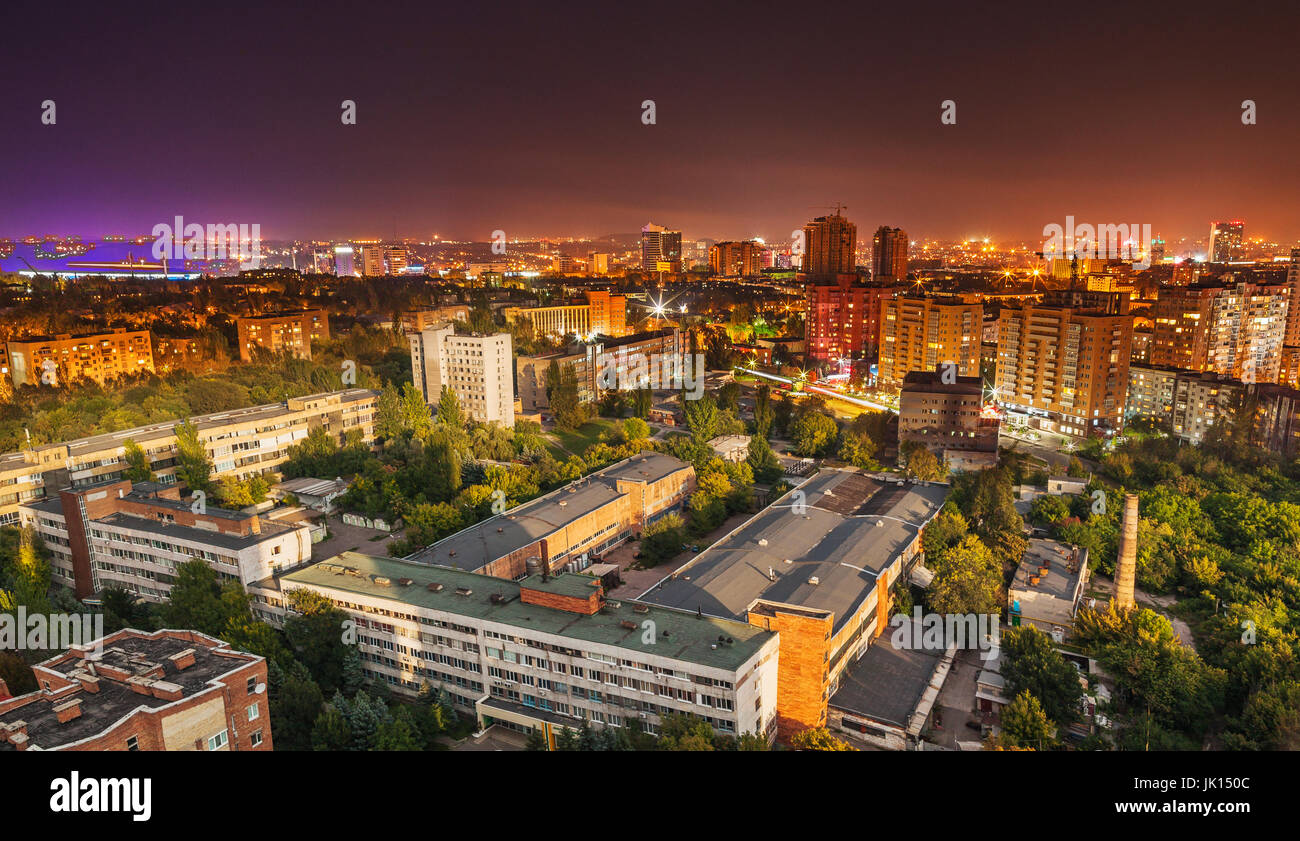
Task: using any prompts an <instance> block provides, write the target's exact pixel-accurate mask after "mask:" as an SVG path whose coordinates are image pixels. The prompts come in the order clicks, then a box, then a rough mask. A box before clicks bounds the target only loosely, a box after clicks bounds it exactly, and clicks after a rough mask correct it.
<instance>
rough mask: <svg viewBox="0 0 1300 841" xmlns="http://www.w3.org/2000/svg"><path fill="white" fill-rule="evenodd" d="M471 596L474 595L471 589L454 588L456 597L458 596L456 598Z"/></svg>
mask: <svg viewBox="0 0 1300 841" xmlns="http://www.w3.org/2000/svg"><path fill="white" fill-rule="evenodd" d="M473 594H474V591H473V590H471V589H470V588H468V587H457V588H456V595H458V596H470V595H473Z"/></svg>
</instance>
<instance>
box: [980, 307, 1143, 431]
mask: <svg viewBox="0 0 1300 841" xmlns="http://www.w3.org/2000/svg"><path fill="white" fill-rule="evenodd" d="M1001 322H1002V323H1001V325H1000V327H999V329H998V361H997V377H996V381H997V392H996V395H997V396H996V399H997V401H998V402H999V403H1001V404H1002V405H1003V406H1005V407H1006V408H1007V409H1008V411H1009V412H1010V413H1011V414H1012V415H1013V419H1015V420H1018V421H1020V422H1022V423H1026V424H1028V425H1030V426H1034V427H1036V428H1038V429H1041V430H1043V431H1046V432H1054V433H1059V434H1061V435H1067V436H1072V437H1079V438H1082V437H1089V436H1094V435H1100V434H1104V433H1107V432H1113V431H1117V430H1119V429H1121V428H1122V424H1123V417H1124V400H1125V396H1126V394H1127V391H1128V385H1129V382H1128V367H1129V358H1130V356H1131V345H1132V336H1133V318H1132V316H1129V315H1116V314H1108V313H1102V312H1089V311H1081V310H1075V309H1072V308H1070V307H1052V306H1046V305H1038V304H1026V305H1024V306H1023V307H1021V308H1019V309H1006V308H1004V309H1003V310H1002V314H1001ZM1015 416H1018V417H1015Z"/></svg>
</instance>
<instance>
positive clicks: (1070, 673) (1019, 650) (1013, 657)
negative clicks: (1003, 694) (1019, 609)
mask: <svg viewBox="0 0 1300 841" xmlns="http://www.w3.org/2000/svg"><path fill="white" fill-rule="evenodd" d="M1001 647H1002V677H1003V678H1005V679H1006V682H1007V688H1008V689H1010V690H1011V694H1013V695H1016V694H1019V693H1020V692H1022V691H1027V692H1029V693H1030V694H1031V695H1033V696H1034V697H1035V698H1037V699H1038V700H1039V701H1040V702H1041V703H1042V705H1043V709H1044V711H1045V712H1046V713H1047V716H1048V717H1049V718H1050V719H1052V720H1053V721H1055V722H1058V723H1060V724H1069V723H1070V722H1072V721H1074V720H1075V719H1076V718H1077V717H1078V715H1079V700H1080V699H1081V698H1082V697H1083V687H1082V686H1080V685H1079V672H1078V670H1077V669H1075V668H1074V666H1071V665H1070V664H1069V663H1068V662H1067V661H1066V659H1065V658H1064V657H1063V656H1061V653H1060V652H1059V651H1057V650H1056V646H1055V645H1053V644H1052V641H1051V639H1049V638H1048V636H1047V635H1046V634H1044V633H1043V632H1041V631H1039V630H1038V629H1036V628H1034V627H1033V626H1025V627H1020V628H1011V629H1010V630H1008V631H1007V632H1006V633H1004V634H1003V636H1002V646H1001Z"/></svg>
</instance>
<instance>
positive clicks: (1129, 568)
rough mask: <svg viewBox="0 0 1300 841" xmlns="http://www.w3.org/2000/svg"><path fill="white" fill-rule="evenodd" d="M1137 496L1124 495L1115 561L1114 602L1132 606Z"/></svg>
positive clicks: (1136, 540) (1135, 568)
mask: <svg viewBox="0 0 1300 841" xmlns="http://www.w3.org/2000/svg"><path fill="white" fill-rule="evenodd" d="M1137 551H1138V498H1137V494H1125V495H1124V520H1123V522H1122V523H1121V524H1120V535H1119V560H1117V561H1116V562H1115V604H1116V605H1117V606H1119V607H1132V606H1133V582H1134V579H1135V577H1136V575H1137Z"/></svg>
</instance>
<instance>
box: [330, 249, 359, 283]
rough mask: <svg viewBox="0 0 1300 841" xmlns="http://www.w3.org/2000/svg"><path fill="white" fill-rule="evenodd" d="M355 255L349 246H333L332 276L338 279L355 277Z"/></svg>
mask: <svg viewBox="0 0 1300 841" xmlns="http://www.w3.org/2000/svg"><path fill="white" fill-rule="evenodd" d="M355 257H356V254H355V252H354V249H353V248H352V246H350V245H336V246H334V274H336V275H338V276H339V277H356V275H357V266H356V259H355Z"/></svg>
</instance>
